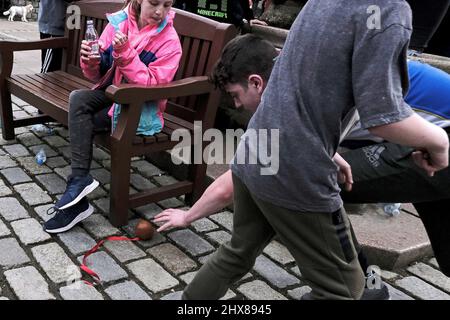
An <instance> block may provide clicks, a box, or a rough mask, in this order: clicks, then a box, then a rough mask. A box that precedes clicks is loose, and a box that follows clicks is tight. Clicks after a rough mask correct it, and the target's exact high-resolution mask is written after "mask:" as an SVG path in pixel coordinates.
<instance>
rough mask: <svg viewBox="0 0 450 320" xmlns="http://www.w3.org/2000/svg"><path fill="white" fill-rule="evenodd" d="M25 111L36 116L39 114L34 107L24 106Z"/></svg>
mask: <svg viewBox="0 0 450 320" xmlns="http://www.w3.org/2000/svg"><path fill="white" fill-rule="evenodd" d="M23 110H25V111H26V112H27V113H29V114H30V115H36V114H37V113H38V109H37V108H35V107H33V106H23Z"/></svg>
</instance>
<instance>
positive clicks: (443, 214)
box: [414, 198, 450, 277]
mask: <svg viewBox="0 0 450 320" xmlns="http://www.w3.org/2000/svg"><path fill="white" fill-rule="evenodd" d="M414 207H415V208H416V210H417V212H418V213H419V215H420V218H421V219H422V222H423V225H424V226H425V230H426V231H427V234H428V237H429V238H430V242H431V247H432V248H433V252H434V255H435V257H436V260H437V262H438V264H439V267H440V269H441V271H442V272H443V273H444V274H445V275H446V276H447V277H450V216H449V215H450V198H449V199H444V200H440V201H433V202H422V203H414Z"/></svg>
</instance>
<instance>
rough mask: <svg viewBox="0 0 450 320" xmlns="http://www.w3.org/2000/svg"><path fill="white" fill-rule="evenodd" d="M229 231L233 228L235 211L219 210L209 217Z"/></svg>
mask: <svg viewBox="0 0 450 320" xmlns="http://www.w3.org/2000/svg"><path fill="white" fill-rule="evenodd" d="M209 218H210V219H211V220H213V221H214V222H216V223H218V224H220V225H221V226H222V227H224V228H225V229H227V230H228V231H232V230H233V213H231V212H229V211H224V212H219V213H216V214H213V215H212V216H210V217H209Z"/></svg>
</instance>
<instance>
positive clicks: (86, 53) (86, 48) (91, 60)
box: [80, 40, 100, 66]
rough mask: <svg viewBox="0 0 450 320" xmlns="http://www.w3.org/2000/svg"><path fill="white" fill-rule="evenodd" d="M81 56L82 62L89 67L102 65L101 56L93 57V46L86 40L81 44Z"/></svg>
mask: <svg viewBox="0 0 450 320" xmlns="http://www.w3.org/2000/svg"><path fill="white" fill-rule="evenodd" d="M80 55H81V61H83V62H84V63H85V64H87V65H89V66H96V65H98V64H100V56H93V55H91V46H90V45H89V42H88V41H86V40H83V41H82V42H81V48H80Z"/></svg>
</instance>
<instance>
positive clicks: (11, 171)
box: [0, 167, 31, 184]
mask: <svg viewBox="0 0 450 320" xmlns="http://www.w3.org/2000/svg"><path fill="white" fill-rule="evenodd" d="M0 172H1V173H2V175H4V176H5V178H6V180H8V181H9V183H11V184H18V183H22V182H29V181H31V178H30V177H29V176H28V175H27V174H26V173H25V172H24V171H23V170H22V169H20V168H17V167H16V168H7V169H3V170H1V171H0Z"/></svg>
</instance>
